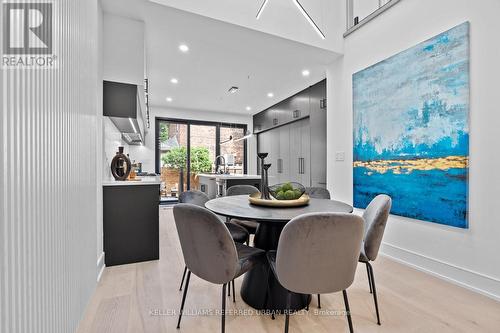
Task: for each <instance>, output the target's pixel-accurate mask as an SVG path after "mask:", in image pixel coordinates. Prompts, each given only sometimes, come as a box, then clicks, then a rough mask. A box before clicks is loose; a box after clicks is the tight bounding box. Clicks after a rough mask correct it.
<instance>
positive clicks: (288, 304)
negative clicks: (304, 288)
mask: <svg viewBox="0 0 500 333" xmlns="http://www.w3.org/2000/svg"><path fill="white" fill-rule="evenodd" d="M291 307H292V293H291V292H288V294H287V295H286V309H285V311H286V316H285V333H288V326H289V324H290V308H291Z"/></svg>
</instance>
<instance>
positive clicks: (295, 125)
mask: <svg viewBox="0 0 500 333" xmlns="http://www.w3.org/2000/svg"><path fill="white" fill-rule="evenodd" d="M268 111H269V110H268ZM272 111H273V113H270V115H268V119H270V117H276V113H277V112H278V119H279V122H282V123H279V124H278V125H277V126H275V127H274V128H273V127H269V126H271V125H269V123H270V122H269V120H268V125H267V129H266V130H265V131H261V132H260V133H258V151H259V152H263V153H268V154H269V155H268V158H267V160H266V161H267V162H268V163H272V166H271V168H270V169H269V184H270V185H273V184H277V183H283V182H288V181H292V182H298V183H301V184H302V185H304V186H306V187H308V186H315V187H323V188H326V81H322V82H320V83H318V84H316V85H314V86H312V87H309V88H308V89H305V90H304V91H302V92H300V93H298V94H296V95H294V96H292V97H291V98H288V99H286V100H285V101H283V102H280V103H278V104H277V105H276V106H275V107H274V109H273V110H272ZM260 115H261V114H259V116H260ZM260 117H263V116H260ZM254 119H255V118H254ZM254 121H255V120H254ZM259 173H260V170H259Z"/></svg>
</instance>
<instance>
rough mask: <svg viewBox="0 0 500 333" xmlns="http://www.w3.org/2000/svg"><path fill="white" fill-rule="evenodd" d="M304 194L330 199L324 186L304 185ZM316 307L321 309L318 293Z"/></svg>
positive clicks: (314, 197)
mask: <svg viewBox="0 0 500 333" xmlns="http://www.w3.org/2000/svg"><path fill="white" fill-rule="evenodd" d="M306 194H307V195H309V197H311V198H313V199H326V200H329V199H331V196H330V191H328V190H327V189H326V188H322V187H306ZM318 308H320V309H321V295H320V294H318ZM306 310H309V305H308V306H307V309H306Z"/></svg>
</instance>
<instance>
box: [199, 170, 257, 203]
mask: <svg viewBox="0 0 500 333" xmlns="http://www.w3.org/2000/svg"><path fill="white" fill-rule="evenodd" d="M198 177H199V179H200V191H202V192H204V193H205V194H206V195H208V197H209V198H210V199H214V198H217V197H223V196H226V190H227V189H228V188H230V187H231V186H234V185H253V186H255V187H257V188H259V187H260V178H261V176H260V175H240V174H216V173H200V174H198Z"/></svg>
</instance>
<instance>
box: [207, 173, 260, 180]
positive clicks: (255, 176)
mask: <svg viewBox="0 0 500 333" xmlns="http://www.w3.org/2000/svg"><path fill="white" fill-rule="evenodd" d="M198 177H205V178H214V179H260V178H261V176H260V175H236V174H229V175H224V174H214V173H200V174H198Z"/></svg>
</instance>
